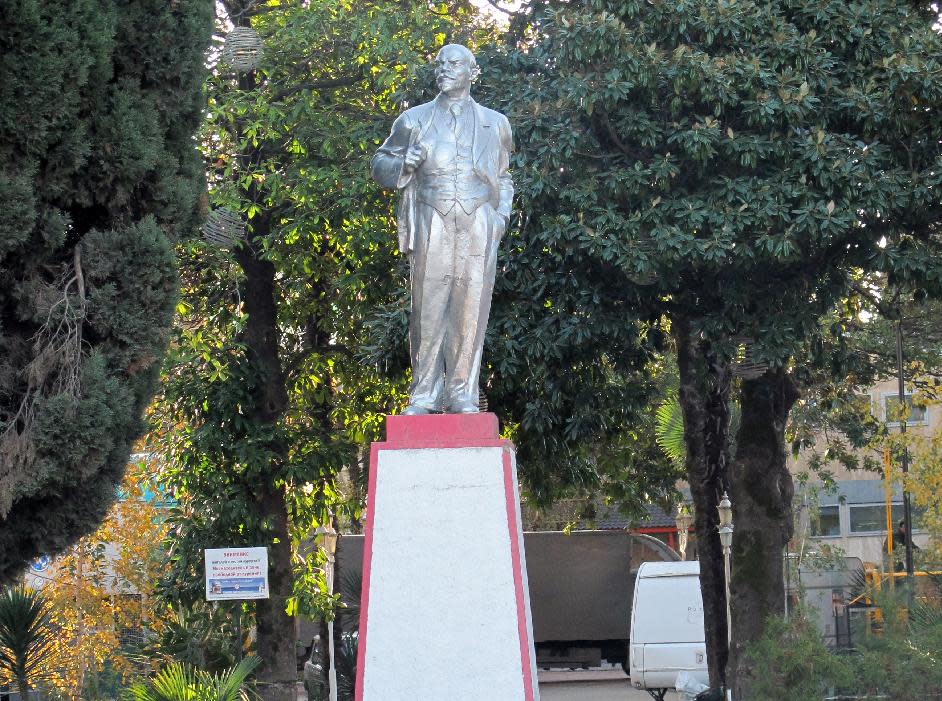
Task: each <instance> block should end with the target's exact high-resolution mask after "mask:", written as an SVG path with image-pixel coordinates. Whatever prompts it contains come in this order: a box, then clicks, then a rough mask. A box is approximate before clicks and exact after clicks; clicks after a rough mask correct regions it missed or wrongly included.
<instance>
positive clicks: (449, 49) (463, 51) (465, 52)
mask: <svg viewBox="0 0 942 701" xmlns="http://www.w3.org/2000/svg"><path fill="white" fill-rule="evenodd" d="M445 53H449V54H450V53H458V54H460V55H461V56H463V57H464V58H465V60H466V61H467V62H468V66H470V67H471V68H472V69H475V68H477V67H478V62H477V59H476V58H474V54H473V53H472V52H471V49H469V48H468V47H467V46H463V45H462V44H445V45H444V46H443V47H442V48H440V49H439V50H438V54H436V56H435V62H436V63H437V62H438V61H440V60H441V57H442V55H443V54H445Z"/></svg>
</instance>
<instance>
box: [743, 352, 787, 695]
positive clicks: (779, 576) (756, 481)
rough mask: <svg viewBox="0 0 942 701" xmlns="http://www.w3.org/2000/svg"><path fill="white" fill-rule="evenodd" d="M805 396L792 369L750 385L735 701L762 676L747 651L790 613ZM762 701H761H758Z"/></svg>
mask: <svg viewBox="0 0 942 701" xmlns="http://www.w3.org/2000/svg"><path fill="white" fill-rule="evenodd" d="M798 397H799V393H798V389H797V387H796V386H795V383H794V382H793V381H792V379H791V377H790V376H789V375H788V373H786V372H785V371H784V370H770V371H768V372H766V373H765V374H764V375H763V376H762V377H760V378H758V379H755V380H745V381H743V383H742V391H741V408H742V421H741V423H740V426H739V433H738V435H737V448H736V458H735V460H734V461H733V466H732V477H733V479H732V487H733V489H732V493H731V497H730V498H731V500H732V502H733V523H734V526H735V532H734V534H733V580H732V597H731V598H732V602H731V605H732V617H733V626H732V628H733V649H732V650H731V651H730V665H729V676H730V686H731V688H732V690H733V698H734V699H736V701H753V697H752V694H751V688H752V684H753V682H754V680H755V674H756V673H757V672H758V673H760V674H761V673H762V670H755V669H753V668H752V667H751V665H749V664H748V661H747V660H746V659H745V656H744V651H745V650H746V649H747V648H748V647H749V645H750V644H751V643H752V642H754V641H755V640H757V639H758V638H760V637H761V636H762V634H763V632H764V630H765V625H766V621H767V620H768V618H769V616H771V615H773V614H775V615H780V614H782V612H783V611H784V608H785V591H784V588H783V586H784V585H783V581H784V580H783V572H782V567H783V562H782V552H783V549H784V548H785V546H786V545H787V543H788V541H789V539H790V538H791V535H792V496H793V494H794V487H793V484H792V478H791V475H790V474H789V472H788V468H787V466H786V454H785V422H786V420H787V419H788V412H789V411H790V410H791V407H792V405H793V404H794V403H795V401H797V399H798ZM755 701H759V700H758V699H757V700H755Z"/></svg>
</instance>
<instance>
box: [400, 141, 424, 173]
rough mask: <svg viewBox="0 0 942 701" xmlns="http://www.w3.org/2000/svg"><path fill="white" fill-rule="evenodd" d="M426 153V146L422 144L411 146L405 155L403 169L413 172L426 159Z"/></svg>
mask: <svg viewBox="0 0 942 701" xmlns="http://www.w3.org/2000/svg"><path fill="white" fill-rule="evenodd" d="M425 155H426V152H425V147H424V146H422V145H421V144H416V145H414V146H410V147H409V150H408V151H406V155H405V159H404V163H403V170H405V171H406V172H411V171H413V170H415V169H416V168H418V167H419V165H420V164H421V163H422V161H424V160H425Z"/></svg>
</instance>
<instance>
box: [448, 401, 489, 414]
mask: <svg viewBox="0 0 942 701" xmlns="http://www.w3.org/2000/svg"><path fill="white" fill-rule="evenodd" d="M480 411H481V410H480V409H478V405H477V404H472V403H471V402H468V403H467V404H452V405H451V406H450V407H449V408H448V413H449V414H477V413H479V412H480Z"/></svg>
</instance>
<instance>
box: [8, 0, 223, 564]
mask: <svg viewBox="0 0 942 701" xmlns="http://www.w3.org/2000/svg"><path fill="white" fill-rule="evenodd" d="M211 11H212V5H211V3H210V2H208V1H207V0H173V1H169V2H168V1H165V0H136V1H130V0H123V1H119V0H77V1H76V2H61V1H53V2H49V1H46V0H43V1H40V0H14V1H12V2H4V3H3V4H2V6H0V202H2V203H3V212H2V214H0V580H8V579H11V578H13V577H15V576H16V575H17V574H18V573H19V571H20V570H21V569H22V568H23V567H24V566H25V564H26V563H27V562H28V561H29V560H30V559H31V558H33V557H35V556H36V555H38V554H40V553H48V554H55V553H58V552H61V551H62V550H63V549H64V548H66V547H67V546H68V545H69V544H71V543H72V542H74V541H75V540H76V539H77V538H78V537H80V536H81V535H83V534H84V533H86V532H88V531H90V530H92V529H94V527H95V526H96V525H97V523H98V522H99V521H100V519H101V518H102V516H103V515H104V513H105V511H106V509H107V508H108V506H109V505H110V504H111V502H112V500H113V498H114V490H115V487H116V485H117V483H118V481H119V480H120V477H121V474H122V473H123V471H124V465H125V463H126V462H127V459H128V455H129V453H130V449H131V444H132V442H133V441H134V440H135V439H136V438H137V436H138V435H139V434H140V433H141V430H142V423H141V420H140V417H141V414H142V412H143V409H144V406H145V405H146V404H147V402H148V401H149V400H150V397H151V395H152V393H153V391H154V386H155V381H156V377H157V374H156V371H157V361H158V360H159V359H160V357H161V356H162V355H163V352H164V349H165V347H166V344H167V341H168V337H169V336H168V329H169V326H170V322H171V316H172V313H173V308H174V303H175V300H176V286H177V280H176V273H175V265H174V259H173V248H172V242H173V241H174V240H175V239H176V238H177V237H178V236H180V235H182V234H185V233H187V232H190V231H192V230H193V229H194V228H195V226H196V225H197V224H198V217H199V211H198V206H197V205H198V202H199V199H200V195H201V192H202V190H203V188H204V186H203V176H202V174H201V166H200V162H199V158H198V154H197V153H196V150H195V144H194V142H193V133H194V132H195V130H196V126H197V124H198V121H199V116H200V104H201V98H200V83H201V81H202V77H203V72H204V69H203V52H204V49H205V47H206V45H207V43H208V41H209V34H210V21H209V20H210V16H211Z"/></svg>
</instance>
